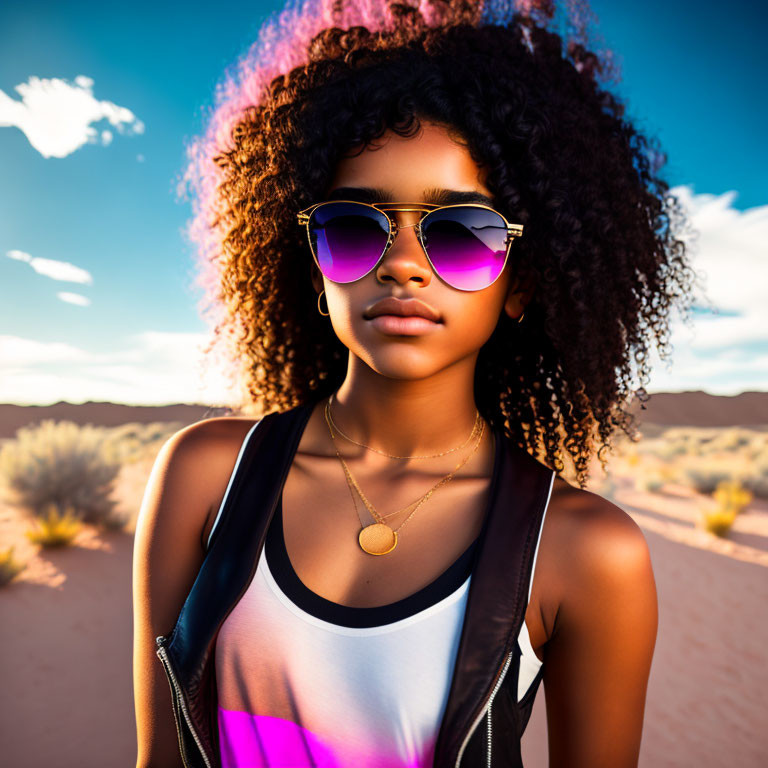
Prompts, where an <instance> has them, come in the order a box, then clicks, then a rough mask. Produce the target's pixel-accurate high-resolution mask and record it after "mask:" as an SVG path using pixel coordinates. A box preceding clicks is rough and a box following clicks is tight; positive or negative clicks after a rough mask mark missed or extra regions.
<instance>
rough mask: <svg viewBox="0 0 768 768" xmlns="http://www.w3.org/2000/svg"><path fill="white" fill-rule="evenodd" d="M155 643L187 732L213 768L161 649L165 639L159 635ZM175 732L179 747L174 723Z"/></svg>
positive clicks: (164, 652)
mask: <svg viewBox="0 0 768 768" xmlns="http://www.w3.org/2000/svg"><path fill="white" fill-rule="evenodd" d="M155 642H156V643H157V645H158V648H157V655H158V657H159V659H160V661H162V662H163V668H164V669H165V673H166V675H167V676H168V680H170V683H171V686H172V688H173V691H174V696H175V698H176V701H178V702H179V705H180V707H181V711H182V712H183V713H184V719H185V720H186V721H187V726H188V727H189V731H190V733H191V734H192V738H194V740H195V744H197V748H198V749H199V750H200V754H201V755H202V757H203V760H204V761H205V764H206V766H207V768H213V766H212V765H211V761H210V760H209V759H208V755H206V753H205V750H204V749H203V745H202V744H201V743H200V737H199V736H198V735H197V731H196V730H195V728H194V726H193V725H192V718H191V717H190V716H189V710H188V709H187V704H186V702H185V701H184V696H183V694H182V691H181V686H180V685H179V682H178V680H177V679H176V675H175V674H174V673H173V669H172V668H171V660H170V659H169V658H168V651H167V650H166V649H165V648H164V647H163V643H164V642H165V637H164V636H163V635H160V636H159V637H157V638H156V639H155ZM176 732H177V733H178V736H179V745H180V746H181V745H183V739H182V737H181V731H180V730H179V724H178V723H176ZM182 759H184V755H183V754H182ZM184 765H185V766H186V765H187V761H186V760H184Z"/></svg>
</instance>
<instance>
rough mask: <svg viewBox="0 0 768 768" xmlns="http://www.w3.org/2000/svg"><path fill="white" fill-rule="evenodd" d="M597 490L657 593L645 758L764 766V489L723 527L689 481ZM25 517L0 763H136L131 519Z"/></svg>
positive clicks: (529, 752) (767, 741)
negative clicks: (638, 547)
mask: <svg viewBox="0 0 768 768" xmlns="http://www.w3.org/2000/svg"><path fill="white" fill-rule="evenodd" d="M151 461H152V459H151V457H148V458H147V459H146V460H143V461H141V462H138V463H135V464H131V465H126V466H125V467H123V470H122V473H121V475H120V477H119V482H118V486H117V490H116V498H118V499H119V501H120V506H121V507H122V508H123V509H124V510H125V511H126V513H127V514H131V515H133V516H134V518H135V513H136V511H137V510H138V507H139V505H140V502H141V496H142V493H143V488H144V484H145V482H146V478H147V476H148V473H149V469H150V467H151ZM595 489H596V490H598V492H600V488H599V487H596V488H595ZM602 492H603V493H604V495H606V496H609V497H610V498H612V499H613V500H614V501H615V503H617V504H618V505H619V506H621V507H622V508H623V509H624V510H625V511H626V512H627V513H628V514H630V515H631V516H632V517H633V519H634V520H635V521H636V522H637V523H638V525H639V526H640V527H641V528H642V530H643V532H644V534H645V537H646V540H647V542H648V545H649V548H650V552H651V556H652V560H653V566H654V573H655V577H656V584H657V590H658V596H659V632H658V637H657V643H656V650H655V656H654V661H653V667H652V671H651V677H650V681H649V687H648V696H647V703H646V712H645V725H644V731H643V740H642V748H641V756H640V763H639V765H640V766H641V768H666V767H667V766H669V767H670V768H672V767H673V766H674V767H675V768H688V767H689V766H690V767H691V768H694V767H695V768H721V767H724V766H727V767H728V768H731V766H733V767H734V768H736V767H737V768H753V767H754V768H758V766H765V765H767V764H768V728H766V723H768V697H766V695H765V691H766V690H768V664H766V660H767V658H768V617H767V615H766V609H765V606H766V605H768V504H767V503H766V502H760V501H757V502H753V503H752V504H751V505H750V507H749V508H748V509H747V510H746V511H745V512H742V513H741V515H739V517H738V518H737V519H736V522H735V524H734V527H733V529H732V530H731V531H730V532H729V534H728V536H727V538H726V539H719V538H717V537H715V536H713V535H712V534H709V533H706V532H705V531H703V530H701V529H700V528H698V527H697V526H696V524H695V521H696V517H697V513H698V510H699V509H700V506H701V504H702V497H699V496H698V495H697V494H695V493H694V492H693V491H692V490H690V489H689V488H686V487H683V486H676V485H667V486H664V488H663V489H662V492H660V493H648V492H639V491H637V490H635V486H634V483H633V481H632V480H631V478H626V477H617V478H615V479H614V480H613V481H612V482H611V483H608V484H606V485H605V488H604V489H603V491H602ZM27 525H28V521H27V520H26V518H24V517H23V516H22V515H21V514H20V513H19V512H18V511H17V510H16V509H15V508H11V507H8V506H5V507H0V546H1V547H2V548H5V547H7V546H10V545H11V544H15V545H16V549H15V555H16V556H17V557H19V558H20V559H22V560H27V559H29V564H28V567H27V568H26V570H25V571H24V572H22V574H20V575H19V576H18V577H17V579H16V580H15V581H14V582H12V583H11V584H10V585H8V586H6V587H5V588H3V589H0V643H1V644H2V649H3V653H2V658H3V668H2V669H3V712H2V718H1V722H2V726H0V729H1V731H2V733H1V734H0V736H1V738H0V742H1V743H2V762H3V764H4V765H8V766H13V767H14V768H118V767H119V768H132V766H134V765H135V755H136V747H135V730H134V727H135V726H134V710H133V690H132V670H131V663H132V660H131V644H132V616H131V610H132V609H131V555H132V546H133V538H132V534H131V532H130V530H128V531H124V532H109V533H103V534H99V533H97V532H96V530H95V529H94V528H92V527H90V526H88V527H85V528H84V529H83V530H82V531H81V533H80V534H79V535H78V538H77V539H76V541H75V545H74V546H72V547H70V548H67V549H64V550H59V551H55V550H54V551H38V549H37V547H35V546H34V545H32V544H30V543H29V542H28V541H27V540H26V539H25V538H24V535H23V531H24V530H25V528H26V527H27ZM129 528H130V525H129ZM544 696H545V694H544V688H543V686H541V687H540V689H539V692H538V695H537V699H536V702H535V705H534V708H533V714H532V717H531V721H530V723H529V725H528V729H527V731H526V733H525V736H524V738H523V756H524V761H525V765H526V766H527V767H528V768H545V767H546V766H547V728H546V711H545V701H544Z"/></svg>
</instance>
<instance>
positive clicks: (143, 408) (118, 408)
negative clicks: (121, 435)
mask: <svg viewBox="0 0 768 768" xmlns="http://www.w3.org/2000/svg"><path fill="white" fill-rule="evenodd" d="M227 415H230V411H229V409H227V408H214V407H211V406H208V405H194V404H188V403H174V404H171V405H123V404H122V403H110V402H93V401H90V400H89V401H88V402H86V403H67V402H66V401H64V400H60V401H59V402H58V403H53V404H52V405H13V404H10V403H0V439H4V438H9V437H14V436H15V434H16V430H17V429H19V428H20V427H26V426H30V425H32V424H37V423H39V422H41V421H43V420H45V419H55V420H56V421H74V422H75V424H81V425H85V424H92V425H93V426H97V427H118V426H120V425H121V424H128V423H130V422H138V423H140V424H151V423H152V422H156V421H181V422H184V423H185V424H193V423H194V422H196V421H202V420H203V419H208V418H211V417H213V416H227Z"/></svg>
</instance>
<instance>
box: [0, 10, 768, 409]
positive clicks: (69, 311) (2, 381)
mask: <svg viewBox="0 0 768 768" xmlns="http://www.w3.org/2000/svg"><path fill="white" fill-rule="evenodd" d="M281 5H282V4H281V3H277V2H255V3H247V4H246V3H236V2H221V3H218V4H217V5H216V6H215V7H216V14H217V17H216V18H217V19H220V20H219V21H215V20H214V18H213V16H212V12H211V10H210V9H211V8H213V6H212V5H211V4H208V3H206V4H197V3H189V4H187V3H185V4H181V3H178V4H177V3H165V4H163V3H152V4H150V3H146V2H133V3H131V4H120V5H117V4H115V6H113V7H110V6H109V5H106V6H105V5H104V4H95V3H86V2H67V3H42V2H36V3H21V2H16V1H15V0H6V2H4V3H3V4H2V5H0V366H2V373H1V375H0V402H15V403H22V404H27V403H36V404H46V403H51V402H55V401H57V400H69V401H70V402H84V401H87V400H114V401H119V402H127V403H167V402H193V401H197V402H220V401H221V400H222V399H225V398H226V395H225V393H223V391H222V390H221V382H219V381H217V380H216V379H215V377H213V378H211V377H209V378H208V379H206V380H205V381H202V380H201V379H200V378H199V376H198V368H197V351H196V350H197V346H198V345H199V344H201V343H202V342H203V341H204V339H205V332H206V326H205V324H204V322H203V320H202V319H201V318H200V317H199V315H198V310H197V300H198V294H197V292H196V290H195V289H194V288H193V287H192V273H191V263H192V254H191V246H190V245H189V244H188V243H187V242H186V240H185V239H184V237H183V235H182V229H183V227H184V225H185V223H186V221H187V219H188V217H189V215H190V207H189V203H188V201H185V200H183V199H180V198H178V197H177V195H176V185H177V182H178V178H179V175H180V173H181V171H182V168H183V166H184V161H185V155H184V147H185V142H186V141H187V140H188V139H190V138H191V137H193V136H195V135H197V134H199V133H200V131H201V130H202V127H203V117H204V111H205V109H206V108H207V106H208V105H209V104H210V103H211V101H212V98H213V92H214V88H215V86H216V83H217V82H218V81H219V80H220V79H221V76H222V74H223V71H224V69H225V68H227V67H228V66H230V65H232V63H233V62H234V61H235V60H236V58H237V57H238V56H239V55H240V54H241V53H242V52H243V51H244V50H245V49H246V48H247V47H248V45H249V44H250V42H251V41H252V40H253V39H254V38H255V36H256V33H257V31H258V28H259V26H260V25H261V23H262V21H263V20H264V19H265V18H266V17H267V15H268V14H270V13H271V12H272V11H274V10H276V9H278V8H280V7H281ZM633 5H634V7H632V6H629V5H628V4H625V3H615V2H608V0H594V2H593V3H592V8H593V10H594V11H595V13H596V14H597V17H598V19H599V27H598V31H599V33H600V34H601V36H602V38H603V40H604V41H605V43H606V44H607V45H608V47H610V48H612V49H614V50H615V51H616V52H617V53H618V54H619V57H620V61H621V64H622V73H623V78H622V80H621V82H620V83H619V85H618V86H616V88H617V90H618V91H619V93H620V94H621V95H622V96H624V97H626V99H627V101H628V114H629V116H630V117H632V118H633V119H635V120H636V121H637V122H638V124H639V126H640V127H641V128H643V129H644V130H646V131H648V132H650V133H651V134H654V135H657V136H658V137H659V139H660V140H661V143H662V146H663V148H664V149H665V150H666V152H667V153H668V156H669V163H668V166H667V171H666V174H667V179H668V180H669V182H670V183H671V184H673V185H674V186H675V187H676V189H678V190H679V194H680V195H681V198H682V199H683V200H684V201H686V203H687V205H688V206H689V209H690V211H691V215H692V219H693V221H694V224H695V225H696V227H697V228H698V229H699V232H700V238H699V245H698V253H697V254H696V261H695V262H694V263H695V265H696V266H697V268H698V269H699V270H701V271H702V272H704V273H706V276H707V285H706V290H707V295H708V297H709V299H710V300H711V301H712V302H713V304H714V306H716V307H718V308H719V309H720V314H713V313H712V312H711V311H702V312H699V313H697V314H696V316H695V322H694V325H693V327H690V328H688V327H683V326H682V325H681V324H679V323H677V324H676V326H675V332H674V336H673V340H674V343H675V355H674V359H673V366H672V368H671V369H670V370H666V369H665V368H664V366H661V365H660V366H658V368H657V371H656V373H655V374H654V377H653V379H652V382H651V387H650V389H651V390H652V391H653V390H682V389H705V390H707V391H710V392H715V393H724V394H733V393H736V392H739V391H743V390H755V389H758V390H764V389H768V315H767V314H766V309H765V308H763V306H762V305H763V303H765V302H764V299H763V296H762V293H763V292H764V291H765V288H766V287H768V258H766V257H767V256H768V247H766V246H765V245H764V244H765V243H766V242H768V184H767V183H766V182H768V149H766V142H765V140H764V138H763V136H761V134H764V130H765V125H766V124H767V123H768V121H767V120H766V118H767V117H768V114H767V113H768V109H767V108H766V103H765V99H764V98H763V97H762V96H761V95H760V94H761V93H762V92H763V91H764V82H763V80H764V73H765V72H766V70H767V67H766V65H767V64H768V55H766V47H765V44H764V42H763V41H762V39H758V36H759V35H761V31H762V30H764V29H765V22H766V15H768V14H766V11H765V10H762V11H755V10H753V9H752V8H751V7H750V6H751V5H754V4H748V3H747V2H745V1H744V0H737V1H736V2H731V3H729V4H728V5H727V6H723V5H716V4H714V3H706V2H697V3H693V2H688V1H687V0H686V1H685V2H679V3H661V2H657V0H651V1H650V2H644V3H636V4H633ZM726 10H727V14H725V11H726ZM758 13H760V14H762V15H761V16H760V17H758V16H757V14H758ZM25 93H26V96H25V95H24V94H25ZM43 93H46V94H47V101H46V103H47V104H48V105H49V107H48V108H49V109H50V110H51V112H50V113H49V114H47V118H49V119H44V120H42V121H41V120H40V119H39V117H38V118H37V119H36V120H34V121H33V120H31V118H30V113H31V112H32V111H33V106H34V104H35V103H38V104H39V103H40V101H39V100H40V98H41V94H43ZM88 94H92V95H91V96H88ZM57 110H58V111H57ZM89 110H91V111H93V114H92V115H91V118H90V119H89V118H87V117H86V118H83V119H80V120H79V121H78V120H77V119H76V118H73V117H72V115H73V114H74V115H75V116H77V115H80V116H81V117H82V115H83V114H86V113H88V111H89ZM38 114H39V113H38ZM67 117H69V120H68V119H67ZM51 125H54V126H55V130H51V129H50V126H51ZM89 137H90V138H89ZM703 303H704V302H703V299H702V304H703Z"/></svg>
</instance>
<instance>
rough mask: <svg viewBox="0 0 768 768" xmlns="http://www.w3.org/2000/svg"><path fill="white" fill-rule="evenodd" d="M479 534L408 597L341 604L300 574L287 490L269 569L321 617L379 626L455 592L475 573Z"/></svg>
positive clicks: (270, 539)
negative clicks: (289, 538) (288, 535)
mask: <svg viewBox="0 0 768 768" xmlns="http://www.w3.org/2000/svg"><path fill="white" fill-rule="evenodd" d="M479 539H480V537H479V536H478V537H477V538H476V539H475V540H474V541H473V542H472V543H471V544H470V545H469V546H468V547H467V548H466V549H465V550H464V552H463V553H462V554H461V555H460V556H459V557H458V559H456V560H455V561H454V562H453V563H452V564H451V565H450V566H448V568H447V569H446V570H445V571H443V572H442V573H441V574H440V575H439V576H438V577H437V578H436V579H435V580H434V581H432V582H431V583H430V584H427V585H426V586H425V587H423V588H422V589H420V590H419V591H418V592H415V593H414V594H412V595H409V596H408V597H404V598H403V599H402V600H397V601H396V602H394V603H388V604H387V605H377V606H373V607H368V608H360V607H353V606H349V605H341V604H340V603H335V602H333V601H332V600H328V599H326V598H324V597H321V596H320V595H318V594H317V593H316V592H313V591H312V590H311V589H310V588H309V587H307V586H306V584H304V582H303V581H302V580H301V579H300V578H299V576H298V574H297V573H296V571H295V570H294V569H293V564H292V563H291V561H290V559H289V557H288V550H287V548H286V546H285V535H284V531H283V494H282V491H281V492H280V498H279V499H278V503H277V507H276V509H275V514H274V515H273V516H272V521H271V522H270V525H269V528H268V529H267V538H266V541H265V543H264V549H265V552H266V556H267V560H268V563H269V570H270V572H271V574H272V577H273V578H274V580H275V581H276V582H277V585H278V586H279V587H280V589H281V590H282V591H283V592H284V593H285V594H286V596H287V597H288V599H289V600H291V602H293V603H294V604H295V605H297V606H298V607H299V608H301V609H302V610H303V611H306V612H307V613H309V614H310V615H312V616H315V617H316V618H318V619H322V620H323V621H327V622H329V623H331V624H337V625H339V626H342V627H379V626H382V625H384V624H391V623H392V622H395V621H401V620H402V619H406V618H408V617H409V616H413V615H414V614H415V613H419V612H420V611H424V610H426V609H427V608H429V607H431V606H433V605H435V604H436V603H438V602H440V601H441V600H443V599H444V598H446V597H448V595H450V594H452V593H453V592H455V591H456V590H457V589H458V588H459V587H460V586H461V585H462V584H464V582H465V581H466V580H467V579H468V578H469V576H470V574H471V573H472V566H473V565H474V560H475V558H474V555H475V551H476V549H477V543H478V541H479Z"/></svg>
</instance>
